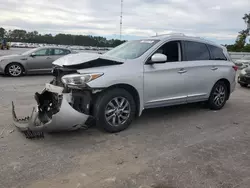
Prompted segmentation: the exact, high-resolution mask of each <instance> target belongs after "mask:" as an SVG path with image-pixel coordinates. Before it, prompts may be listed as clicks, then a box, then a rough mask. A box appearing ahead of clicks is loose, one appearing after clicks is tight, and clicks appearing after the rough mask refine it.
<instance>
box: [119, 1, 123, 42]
mask: <svg viewBox="0 0 250 188" xmlns="http://www.w3.org/2000/svg"><path fill="white" fill-rule="evenodd" d="M122 14H123V0H121V15H120V40H122Z"/></svg>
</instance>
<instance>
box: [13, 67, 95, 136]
mask: <svg viewBox="0 0 250 188" xmlns="http://www.w3.org/2000/svg"><path fill="white" fill-rule="evenodd" d="M57 71H58V70H57ZM58 77H61V74H60V76H59V75H57V76H55V78H54V79H53V81H52V82H51V83H50V84H46V85H45V89H44V90H43V91H42V92H41V93H35V96H34V98H35V100H36V102H37V107H35V108H33V110H32V113H31V115H30V116H28V117H25V118H18V117H17V115H16V111H15V105H14V103H13V102H12V116H13V122H14V125H15V126H16V127H17V128H18V129H19V130H20V131H21V132H23V133H24V134H25V136H26V138H37V137H43V135H44V134H43V133H44V132H58V131H71V130H76V129H80V128H84V129H86V128H87V125H86V124H85V123H86V121H87V120H88V119H89V118H90V115H89V114H90V102H91V91H90V90H87V89H86V90H77V89H68V88H66V87H62V84H61V82H59V80H60V79H58Z"/></svg>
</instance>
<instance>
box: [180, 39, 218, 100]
mask: <svg viewBox="0 0 250 188" xmlns="http://www.w3.org/2000/svg"><path fill="white" fill-rule="evenodd" d="M183 46H184V62H183V63H185V64H186V66H187V75H188V80H189V83H188V85H189V88H188V97H187V101H188V102H198V101H203V100H206V99H207V98H208V97H209V94H210V91H211V87H212V86H213V84H214V82H215V80H216V78H215V77H216V76H215V75H214V73H215V71H216V68H215V67H214V66H215V65H214V63H213V61H211V57H210V52H209V49H208V46H207V45H206V44H205V43H201V42H197V41H183Z"/></svg>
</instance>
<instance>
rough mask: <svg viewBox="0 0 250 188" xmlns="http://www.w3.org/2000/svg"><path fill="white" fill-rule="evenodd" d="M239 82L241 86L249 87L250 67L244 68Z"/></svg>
mask: <svg viewBox="0 0 250 188" xmlns="http://www.w3.org/2000/svg"><path fill="white" fill-rule="evenodd" d="M238 83H239V84H240V85H241V87H247V86H248V85H249V84H250V67H247V68H244V69H242V70H241V71H240V74H239V76H238Z"/></svg>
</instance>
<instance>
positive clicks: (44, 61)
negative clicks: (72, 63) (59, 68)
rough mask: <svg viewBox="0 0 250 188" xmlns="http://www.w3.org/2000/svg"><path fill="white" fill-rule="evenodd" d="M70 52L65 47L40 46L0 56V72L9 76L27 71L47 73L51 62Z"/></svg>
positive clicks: (50, 68)
mask: <svg viewBox="0 0 250 188" xmlns="http://www.w3.org/2000/svg"><path fill="white" fill-rule="evenodd" d="M70 53H72V51H71V50H69V49H66V48H57V47H40V48H35V49H32V50H29V51H26V52H24V53H22V54H17V55H7V56H1V57H0V73H2V74H6V75H10V76H14V77H17V76H21V75H23V74H29V73H38V72H41V73H48V72H51V70H52V62H53V61H55V60H56V59H58V58H60V57H62V56H65V55H68V54H70Z"/></svg>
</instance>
